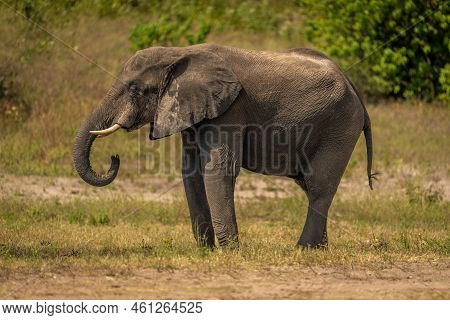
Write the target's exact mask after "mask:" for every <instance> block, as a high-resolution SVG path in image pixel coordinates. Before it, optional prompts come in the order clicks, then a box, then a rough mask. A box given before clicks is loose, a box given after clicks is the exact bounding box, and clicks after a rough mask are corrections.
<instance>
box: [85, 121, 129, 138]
mask: <svg viewBox="0 0 450 320" xmlns="http://www.w3.org/2000/svg"><path fill="white" fill-rule="evenodd" d="M120 128H121V126H120V125H119V124H117V123H116V124H114V125H112V126H111V127H109V128H108V129H105V130H98V131H95V130H94V131H89V133H90V134H95V135H96V136H99V137H106V136H108V135H110V134H111V133H114V132H116V131H117V130H119V129H120Z"/></svg>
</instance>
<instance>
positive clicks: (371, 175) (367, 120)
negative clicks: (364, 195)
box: [360, 99, 378, 190]
mask: <svg viewBox="0 0 450 320" xmlns="http://www.w3.org/2000/svg"><path fill="white" fill-rule="evenodd" d="M360 100H361V99H360ZM361 104H362V102H361ZM362 106H363V108H364V127H363V131H364V138H365V139H366V149H367V178H368V179H369V187H370V190H373V180H374V179H375V180H376V179H377V177H376V175H377V174H378V172H375V173H372V157H373V146H372V128H371V126H370V118H369V114H368V113H367V110H366V107H365V106H364V104H362Z"/></svg>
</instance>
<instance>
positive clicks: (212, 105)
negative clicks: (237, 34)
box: [150, 51, 241, 139]
mask: <svg viewBox="0 0 450 320" xmlns="http://www.w3.org/2000/svg"><path fill="white" fill-rule="evenodd" d="M240 90H241V84H240V83H239V81H238V80H237V78H236V75H235V74H234V73H233V71H232V70H231V69H230V68H229V67H228V66H227V64H226V62H225V61H224V60H223V59H222V58H221V57H219V56H218V55H217V54H215V53H213V52H208V51H203V52H190V53H187V54H185V55H183V56H182V57H180V58H178V59H177V61H176V62H174V63H173V64H172V65H170V66H169V67H168V68H167V72H166V76H165V79H164V81H163V84H162V86H161V89H160V94H159V101H158V107H157V109H156V114H155V119H154V123H153V126H152V128H151V132H150V139H159V138H163V137H166V136H169V135H171V134H174V133H177V132H180V131H182V130H184V129H187V128H189V127H191V126H192V125H194V124H196V123H199V122H200V121H202V120H203V119H213V118H216V117H218V116H220V115H221V114H222V113H224V112H225V111H226V110H227V109H228V107H229V106H230V105H231V104H232V103H233V101H234V100H235V99H236V97H237V96H238V94H239V91H240Z"/></svg>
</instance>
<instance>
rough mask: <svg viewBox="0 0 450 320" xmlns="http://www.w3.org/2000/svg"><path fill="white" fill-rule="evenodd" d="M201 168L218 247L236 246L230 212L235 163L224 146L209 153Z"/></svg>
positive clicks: (236, 236) (235, 227)
mask: <svg viewBox="0 0 450 320" xmlns="http://www.w3.org/2000/svg"><path fill="white" fill-rule="evenodd" d="M207 159H208V160H207V162H206V164H205V166H204V182H205V189H206V196H207V198H208V204H209V208H210V210H211V218H212V224H213V227H214V232H215V234H216V237H217V240H218V242H219V245H220V246H225V245H229V244H230V243H234V244H237V243H238V227H237V223H236V213H235V208H234V186H235V181H236V177H237V174H238V166H237V161H236V159H235V157H234V153H233V152H231V151H230V149H229V148H228V146H226V145H222V146H220V147H217V148H214V149H211V150H210V151H209V152H208V154H207Z"/></svg>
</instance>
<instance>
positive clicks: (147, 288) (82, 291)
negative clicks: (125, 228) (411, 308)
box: [0, 263, 450, 299]
mask: <svg viewBox="0 0 450 320" xmlns="http://www.w3.org/2000/svg"><path fill="white" fill-rule="evenodd" d="M449 267H450V263H438V264H408V265H395V266H392V267H390V268H388V269H378V270H370V269H360V268H359V269H350V268H348V269H343V268H284V269H267V270H263V271H236V272H234V271H233V272H232V273H231V272H225V273H205V272H195V271H181V270H174V271H167V270H164V271H158V270H155V269H141V270H135V271H131V272H129V273H127V274H124V275H120V274H111V273H107V272H106V271H105V273H103V274H102V272H96V274H82V273H77V272H76V271H74V270H66V271H62V272H60V273H51V272H45V271H42V272H41V273H39V274H30V275H25V274H20V275H9V276H8V277H3V279H1V283H0V299H420V298H425V299H429V298H434V299H448V298H450V268H449Z"/></svg>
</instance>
